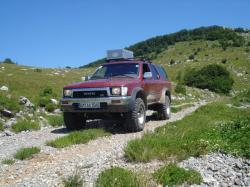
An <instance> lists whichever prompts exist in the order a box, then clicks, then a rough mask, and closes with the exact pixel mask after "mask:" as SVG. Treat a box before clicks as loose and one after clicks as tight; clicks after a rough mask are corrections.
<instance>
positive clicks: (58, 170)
mask: <svg viewBox="0 0 250 187" xmlns="http://www.w3.org/2000/svg"><path fill="white" fill-rule="evenodd" d="M204 104H206V102H200V103H196V104H194V106H192V107H189V108H186V109H184V110H182V111H180V112H178V113H176V114H172V117H171V119H170V120H167V121H154V120H150V116H148V119H149V121H148V122H147V123H146V127H145V129H144V131H143V132H137V133H123V132H119V130H118V131H117V132H115V133H114V134H113V135H112V136H110V137H103V138H98V139H96V140H93V141H90V142H89V143H87V144H81V145H74V146H71V147H68V148H64V149H55V148H51V147H48V146H45V142H46V141H47V140H51V139H54V138H56V137H58V136H64V135H66V134H67V131H66V130H65V129H63V128H61V129H54V128H44V129H42V130H40V131H36V132H35V131H33V132H24V133H21V134H17V135H13V136H9V137H8V136H5V137H1V138H0V150H1V154H0V159H1V160H2V159H4V158H6V157H9V156H10V155H11V154H13V153H14V152H15V151H16V150H17V149H19V148H21V147H28V146H41V153H40V154H38V155H36V156H35V157H34V158H32V159H30V160H26V161H17V162H16V163H15V164H14V165H11V166H6V165H3V164H0V186H60V185H61V180H62V177H65V176H67V175H72V174H73V173H74V172H75V171H76V170H77V171H78V172H79V173H80V174H81V175H82V176H83V178H84V180H85V184H86V186H93V185H94V181H95V180H96V178H97V176H98V174H99V173H100V172H101V171H103V170H104V169H106V168H109V167H111V166H120V167H127V168H130V169H132V170H135V171H136V170H140V169H146V170H149V171H150V170H152V169H153V168H156V167H159V166H160V165H162V164H163V163H161V162H158V161H153V162H151V163H147V164H132V163H127V162H126V160H125V159H124V152H123V148H124V146H125V145H126V144H127V142H128V141H129V140H132V139H135V138H140V137H141V136H142V135H143V133H145V132H147V131H153V130H154V129H155V128H157V127H159V126H162V125H165V124H166V123H167V122H171V121H176V120H180V119H182V118H183V117H184V116H186V115H188V114H190V113H192V112H193V111H195V110H196V109H197V108H199V107H200V106H201V105H204ZM91 123H95V124H94V126H98V125H99V124H101V126H103V125H104V126H108V125H110V124H109V123H110V122H108V121H106V122H102V123H100V122H91ZM107 123H108V124H107Z"/></svg>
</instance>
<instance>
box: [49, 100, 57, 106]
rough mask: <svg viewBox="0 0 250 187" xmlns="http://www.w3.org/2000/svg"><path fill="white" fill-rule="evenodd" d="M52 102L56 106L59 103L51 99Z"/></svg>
mask: <svg viewBox="0 0 250 187" xmlns="http://www.w3.org/2000/svg"><path fill="white" fill-rule="evenodd" d="M50 101H51V102H52V103H53V104H55V105H58V101H57V100H56V99H50Z"/></svg>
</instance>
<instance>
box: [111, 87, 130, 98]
mask: <svg viewBox="0 0 250 187" xmlns="http://www.w3.org/2000/svg"><path fill="white" fill-rule="evenodd" d="M127 92H128V87H113V88H111V94H112V95H121V96H126V95H127Z"/></svg>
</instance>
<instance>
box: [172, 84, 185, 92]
mask: <svg viewBox="0 0 250 187" xmlns="http://www.w3.org/2000/svg"><path fill="white" fill-rule="evenodd" d="M174 91H175V93H180V94H183V95H186V87H185V86H184V85H182V84H177V85H176V87H175V89H174Z"/></svg>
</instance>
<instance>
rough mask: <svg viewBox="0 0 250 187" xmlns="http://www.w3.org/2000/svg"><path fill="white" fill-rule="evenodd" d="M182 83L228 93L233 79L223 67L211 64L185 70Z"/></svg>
mask: <svg viewBox="0 0 250 187" xmlns="http://www.w3.org/2000/svg"><path fill="white" fill-rule="evenodd" d="M184 83H185V84H186V85H187V86H193V87H197V88H201V89H209V90H211V91H214V92H217V93H229V91H230V90H231V89H232V86H233V83H234V81H233V79H232V78H231V76H230V73H229V72H228V71H227V70H226V69H225V68H224V67H222V66H219V65H217V64H211V65H208V66H206V67H203V68H202V69H200V70H195V69H192V70H189V71H188V72H186V74H185V75H184Z"/></svg>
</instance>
